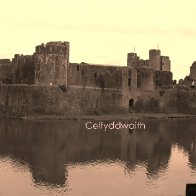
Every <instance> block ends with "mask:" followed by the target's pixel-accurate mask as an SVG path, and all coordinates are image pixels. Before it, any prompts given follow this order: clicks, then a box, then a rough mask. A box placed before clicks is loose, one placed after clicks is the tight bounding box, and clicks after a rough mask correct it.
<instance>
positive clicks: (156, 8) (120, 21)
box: [0, 0, 196, 80]
mask: <svg viewBox="0 0 196 196" xmlns="http://www.w3.org/2000/svg"><path fill="white" fill-rule="evenodd" d="M0 5H1V11H0V32H1V34H0V58H13V56H14V54H24V55H25V54H33V52H34V51H35V46H36V45H39V44H41V43H47V42H49V41H69V42H70V62H76V63H80V62H87V63H95V64H109V65H122V66H126V64H127V63H126V61H127V53H128V52H133V51H134V47H135V51H136V53H137V54H138V55H139V56H140V58H142V59H148V55H149V50H150V49H157V47H158V48H159V49H160V50H161V54H162V55H164V56H169V57H170V59H171V70H172V72H173V76H174V79H177V80H178V79H180V78H184V77H185V76H186V75H189V72H190V66H191V65H192V63H193V62H194V61H196V25H195V19H196V12H195V7H196V1H195V0H186V1H185V0H178V1H177V0H164V1H163V0H148V1H147V0H135V1H133V0H120V1H119V0H69V1H68V0H55V1H54V0H33V1H29V0H17V1H16V0H6V1H5V0H0Z"/></svg>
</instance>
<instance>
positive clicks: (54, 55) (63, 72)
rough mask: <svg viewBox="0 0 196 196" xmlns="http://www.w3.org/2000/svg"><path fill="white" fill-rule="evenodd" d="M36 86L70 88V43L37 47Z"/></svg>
mask: <svg viewBox="0 0 196 196" xmlns="http://www.w3.org/2000/svg"><path fill="white" fill-rule="evenodd" d="M34 58H35V84H44V85H64V86H65V87H67V86H68V76H67V74H68V68H69V42H48V43H47V44H41V45H39V46H36V51H35V54H34Z"/></svg>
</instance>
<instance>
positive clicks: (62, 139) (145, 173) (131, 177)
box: [0, 119, 196, 196]
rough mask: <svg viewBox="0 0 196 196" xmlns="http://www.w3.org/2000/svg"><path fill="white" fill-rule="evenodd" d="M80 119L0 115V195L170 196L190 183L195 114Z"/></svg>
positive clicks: (193, 179)
mask: <svg viewBox="0 0 196 196" xmlns="http://www.w3.org/2000/svg"><path fill="white" fill-rule="evenodd" d="M85 122H86V121H25V120H19V119H0V195H2V196H12V195H13V196H23V195H24V196H31V195H32V196H37V195H52V196H53V195H54V196H56V195H70V196H80V195H82V196H92V195H93V196H95V195H100V196H120V195H123V196H130V195H133V196H161V195H164V196H177V195H185V187H186V184H187V183H196V129H195V122H196V119H178V120H176V119H175V120H174V119H172V120H148V121H146V122H145V123H146V130H134V131H131V132H129V131H128V130H107V131H103V130H102V131H101V130H87V129H86V128H85V126H84V125H85Z"/></svg>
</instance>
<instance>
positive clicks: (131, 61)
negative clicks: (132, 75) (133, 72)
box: [127, 52, 139, 67]
mask: <svg viewBox="0 0 196 196" xmlns="http://www.w3.org/2000/svg"><path fill="white" fill-rule="evenodd" d="M138 62H139V57H138V56H137V53H133V52H132V53H128V54H127V66H128V67H136V66H137V65H138Z"/></svg>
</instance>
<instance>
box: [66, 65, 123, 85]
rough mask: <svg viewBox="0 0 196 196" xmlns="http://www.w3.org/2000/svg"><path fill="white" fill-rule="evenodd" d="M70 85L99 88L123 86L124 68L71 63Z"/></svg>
mask: <svg viewBox="0 0 196 196" xmlns="http://www.w3.org/2000/svg"><path fill="white" fill-rule="evenodd" d="M68 81H69V85H75V86H82V87H84V88H85V87H86V86H87V87H88V86H90V87H99V88H103V89H104V88H117V89H121V88H122V68H121V67H117V66H100V65H91V64H87V63H80V64H78V63H70V65H69V73H68Z"/></svg>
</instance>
